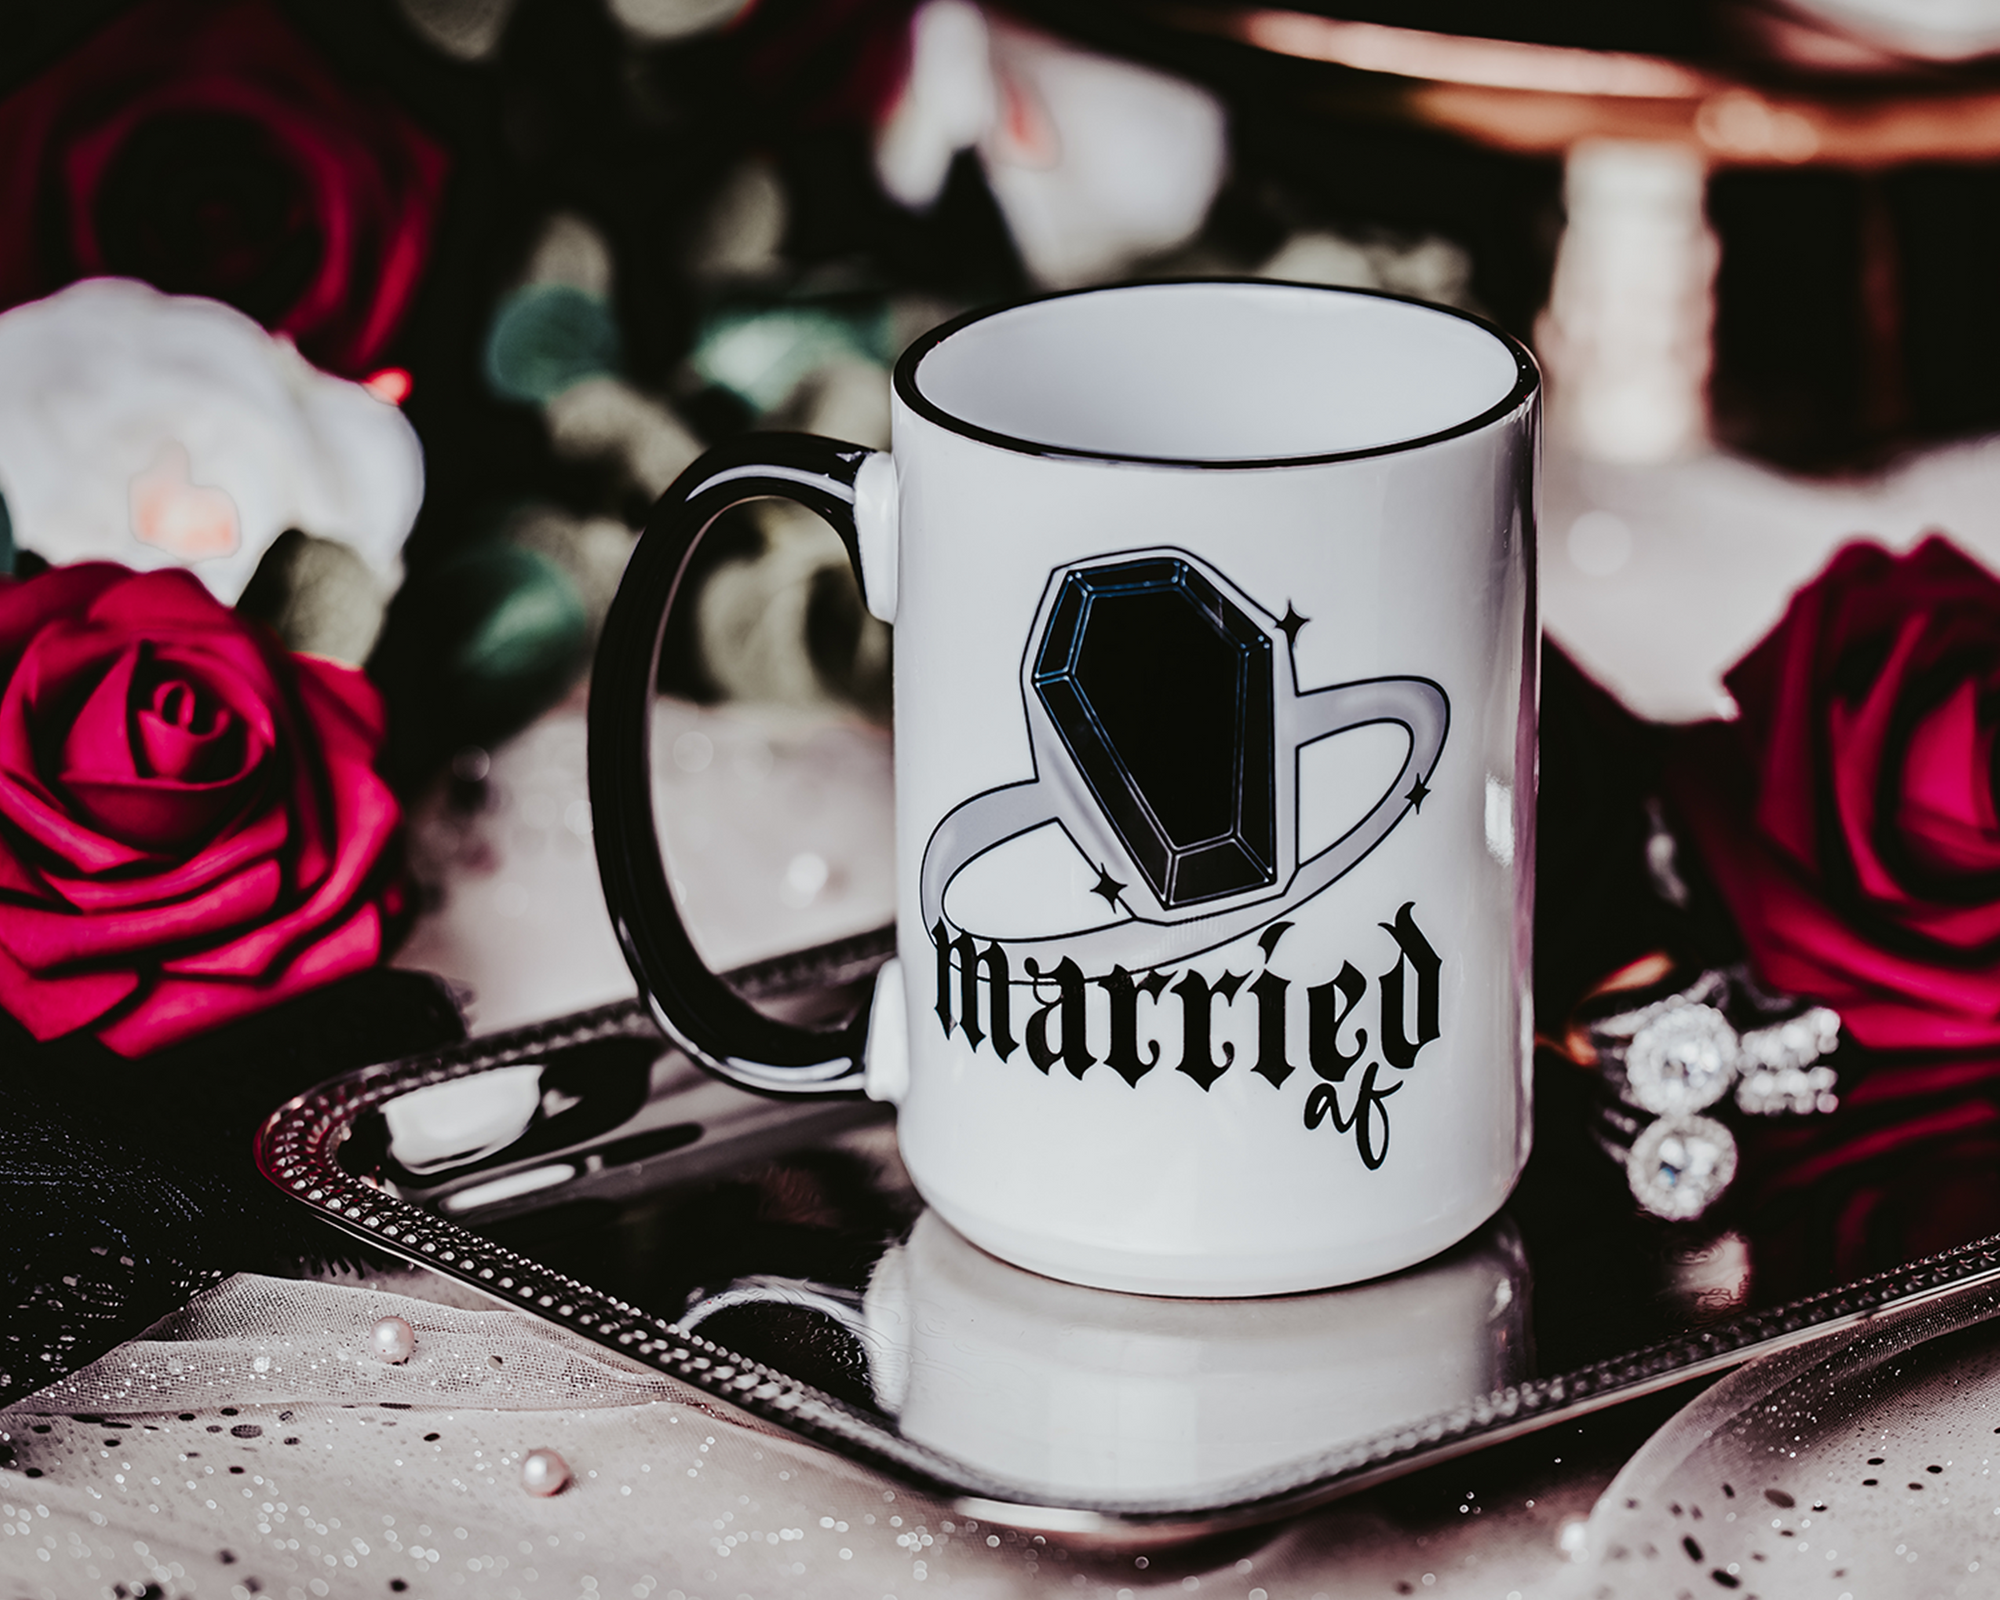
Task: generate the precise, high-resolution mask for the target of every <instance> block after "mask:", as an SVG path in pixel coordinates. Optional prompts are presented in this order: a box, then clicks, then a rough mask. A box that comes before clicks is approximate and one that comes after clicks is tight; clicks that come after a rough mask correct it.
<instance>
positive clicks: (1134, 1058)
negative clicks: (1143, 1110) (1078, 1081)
mask: <svg viewBox="0 0 2000 1600" xmlns="http://www.w3.org/2000/svg"><path fill="white" fill-rule="evenodd" d="M1171 977H1172V974H1171V973H1167V972H1149V973H1147V974H1146V976H1145V977H1143V978H1137V979H1135V978H1134V977H1133V976H1132V974H1131V973H1129V972H1127V971H1126V970H1125V969H1124V968H1123V967H1116V966H1114V967H1113V968H1112V969H1111V970H1110V972H1108V973H1107V974H1105V975H1104V976H1103V977H1101V978H1092V979H1091V980H1090V981H1091V982H1092V983H1095V984H1099V985H1101V986H1102V987H1103V989H1104V992H1105V993H1106V994H1107V995H1109V996H1110V997H1111V1049H1110V1050H1109V1051H1108V1052H1107V1053H1106V1055H1105V1057H1104V1064H1105V1065H1106V1066H1107V1067H1109V1068H1110V1069H1111V1070H1112V1071H1113V1072H1115V1073H1117V1074H1118V1076H1119V1077H1121V1078H1123V1079H1124V1080H1125V1081H1126V1082H1127V1083H1129V1084H1131V1085H1132V1087H1133V1088H1135V1089H1136V1088H1137V1087H1138V1086H1139V1080H1140V1079H1141V1078H1143V1077H1145V1075H1146V1074H1147V1073H1149V1072H1151V1071H1152V1070H1153V1068H1155V1067H1157V1066H1158V1065H1159V1064H1160V1044H1159V1041H1158V1040H1157V1039H1148V1040H1147V1041H1146V1049H1147V1051H1148V1052H1149V1053H1148V1055H1147V1056H1146V1059H1145V1060H1143V1061H1141V1060H1140V1059H1139V996H1140V995H1141V994H1145V995H1149V996H1150V997H1151V998H1152V999H1153V1000H1154V1001H1155V1002H1156V1003H1157V1002H1158V1000H1159V998H1160V996H1161V995H1162V994H1163V993H1164V992H1165V991H1166V987H1167V981H1168V979H1169V978H1171Z"/></svg>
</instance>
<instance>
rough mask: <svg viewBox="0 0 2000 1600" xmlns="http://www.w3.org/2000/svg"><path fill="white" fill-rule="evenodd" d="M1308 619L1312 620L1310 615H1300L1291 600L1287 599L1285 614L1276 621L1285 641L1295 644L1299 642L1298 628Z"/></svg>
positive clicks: (1288, 643) (1308, 620)
mask: <svg viewBox="0 0 2000 1600" xmlns="http://www.w3.org/2000/svg"><path fill="white" fill-rule="evenodd" d="M1310 621H1312V618H1311V617H1302V616H1300V615H1299V613H1298V611H1297V609H1296V608H1295V607H1294V606H1293V605H1292V603H1291V601H1289V600H1287V601H1286V602H1285V615H1284V617H1283V618H1282V619H1281V620H1280V621H1279V623H1278V632H1280V633H1282V634H1283V635H1284V636H1285V643H1286V644H1287V645H1288V646H1289V645H1296V644H1297V643H1298V642H1299V629H1301V628H1303V627H1304V626H1305V625H1306V624H1307V623H1308V622H1310Z"/></svg>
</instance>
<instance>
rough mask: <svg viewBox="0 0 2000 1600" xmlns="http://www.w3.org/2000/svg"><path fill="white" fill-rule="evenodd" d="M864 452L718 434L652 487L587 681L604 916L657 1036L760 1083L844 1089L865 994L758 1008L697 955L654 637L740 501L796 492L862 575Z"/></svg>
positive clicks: (764, 1089)
mask: <svg viewBox="0 0 2000 1600" xmlns="http://www.w3.org/2000/svg"><path fill="white" fill-rule="evenodd" d="M875 454H876V452H875V451H872V450H868V449H864V448H863V447H862V446H860V445H854V444H842V443H840V442H838V441H836V440H833V439H822V438H819V437H817V436H816V435H813V434H803V433H756V434H747V435H745V436H743V437H742V438H739V439H732V440H729V441H727V442H725V443H723V444H719V445H717V446H716V447H715V448H714V449H713V450H710V451H709V452H708V453H707V454H706V455H704V456H702V457H701V459H700V460H698V461H696V462H695V463H694V465H693V466H691V467H689V468H688V469H687V470H686V471H685V472H683V473H682V474H681V475H680V476H679V477H678V478H676V479H675V480H674V481H673V483H672V484H671V485H670V486H669V487H668V489H667V492H666V493H665V494H663V495H661V496H660V499H659V503H658V504H657V505H655V506H654V507H653V512H652V515H651V516H650V517H648V518H647V519H646V529H645V532H643V533H642V534H641V535H640V536H639V542H638V545H637V546H636V547H635V548H634V550H633V551H632V557H631V560H630V561H629V562H628V563H627V564H626V567H625V576H624V579H623V580H622V581H621V582H620V583H619V585H618V594H617V596H616V598H615V599H613V601H612V602H611V611H610V615H609V616H607V617H606V619H605V623H604V634H603V637H602V638H601V639H600V640H599V642H598V646H597V661H596V665H595V667H594V668H593V669H592V675H591V682H590V724H589V728H590V746H589V748H590V814H591V833H592V837H593V839H594V842H595V844H596V848H597V872H598V877H599V878H600V880H601V881H602V883H603V887H604V903H605V906H606V908H607V909H608V910H609V911H610V913H611V926H612V928H613V930H614V931H615V932H616V934H617V936H618V944H619V948H620V949H622V950H623V951H624V952H625V962H626V965H628V966H629V967H630V968H631V969H632V976H633V977H635V978H636V979H638V981H639V992H640V993H641V994H642V995H644V996H645V998H646V1002H647V1004H648V1005H649V1006H650V1007H651V1008H652V1012H653V1015H654V1017H655V1018H656V1019H657V1020H658V1022H659V1024H660V1026H661V1027H662V1028H663V1029H665V1031H666V1033H667V1036H668V1037H669V1038H671V1039H672V1040H673V1041H674V1042H675V1043H676V1044H678V1045H680V1046H681V1047H682V1048H683V1049H685V1050H686V1051H687V1052H688V1054H689V1055H691V1056H693V1057H694V1059H695V1060H697V1061H698V1062H700V1063H701V1064H702V1065H703V1066H705V1067H707V1068H709V1069H710V1070H711V1071H713V1072H716V1073H718V1074H720V1075H721V1076H723V1077H725V1078H728V1079H730V1080H731V1081H732V1082H734V1083H738V1084H741V1085H742V1086H743V1087H744V1088H747V1089H754V1090H757V1091H759V1092H761V1093H765V1094H781V1095H830V1094H855V1093H859V1092H861V1090H862V1086H863V1058H864V1054H865V1048H866V1045H867V1038H868V1020H869V1014H870V1011H871V1009H872V1002H873V999H874V980H873V979H872V978H871V979H870V981H869V988H868V993H867V994H866V995H865V996H864V998H863V1000H862V1004H861V1009H860V1012H859V1013H858V1014H857V1015H856V1016H855V1017H854V1019H853V1020H852V1021H851V1022H848V1023H845V1024H843V1025H841V1026H839V1027H833V1028H806V1027H800V1026H798V1025H797V1024H794V1023H789V1022H781V1021H779V1020H777V1019H776V1018H773V1017H767V1016H765V1015H764V1014H763V1013H762V1012H760V1011H758V1010H757V1009H756V1008H755V1007H753V1006H752V1005H750V1004H749V1002H748V1001H746V1000H744V999H743V998H742V997H741V996H740V995H738V994H737V993H736V992H735V991H734V990H733V989H731V988H730V987H729V986H728V985H727V984H726V983H724V982H723V981H722V980H721V979H720V978H718V977H717V976H716V975H715V974H714V973H713V972H711V971H709V969H708V968H707V967H706V966H705V965H704V964H703V962H702V959H701V957H700V956H699V955H698V954H696V952H695V948H694V943H693V941H692V940H690V939H689V937H688V932H687V925H686V924H685V923H684V922H682V920H681V915H680V909H679V908H678V907H677V906H676V905H675V904H674V896H673V890H672V889H671V887H670V886H669V884H668V880H667V872H666V865H665V862H664V860H663V859H662V856H661V851H660V838H659V833H658V830H657V829H656V827H655V826H654V818H653V789H652V758H651V753H650V745H651V742H652V740H651V735H652V705H653V686H654V683H655V681H656V680H657V678H658V675H659V662H660V640H661V637H662V635H663V634H664V633H665V631H666V622H667V613H668V610H669V608H670V607H671V606H672V605H673V602H674V599H675V597H676V595H677V594H678V592H679V589H680V584H681V578H682V576H683V575H684V574H685V573H686V571H687V566H688V560H689V557H690V556H692V555H693V553H694V548H695V546H696V545H697V544H698V543H700V541H701V537H702V535H703V534H704V533H706V532H707V531H708V529H709V528H710V526H711V525H712V524H713V523H714V522H715V519H716V518H717V517H719V516H721V515H722V513H723V512H725V511H727V510H728V509H729V508H730V507H731V506H735V505H741V504H742V503H743V502H744V501H746V500H762V499H770V498H777V499H783V500H792V501H796V502H797V503H798V504H799V505H802V506H804V507H805V508H806V509H807V510H809V511H813V512H816V513H817V514H818V515H819V516H821V517H823V518H824V519H825V520H826V522H827V523H828V524H829V525H830V526H831V527H832V528H833V531H834V532H835V533H837V534H839V535H840V541H841V543H842V544H843V545H845V546H846V548H847V555H848V559H849V560H850V561H851V562H852V563H853V565H854V572H855V577H856V579H857V580H861V566H862V561H861V536H860V532H859V530H858V528H857V525H856V521H855V495H856V480H857V479H858V478H859V477H860V475H861V469H862V466H863V465H864V463H866V462H867V461H868V460H869V459H870V458H871V457H872V456H874V455H875Z"/></svg>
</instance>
